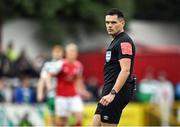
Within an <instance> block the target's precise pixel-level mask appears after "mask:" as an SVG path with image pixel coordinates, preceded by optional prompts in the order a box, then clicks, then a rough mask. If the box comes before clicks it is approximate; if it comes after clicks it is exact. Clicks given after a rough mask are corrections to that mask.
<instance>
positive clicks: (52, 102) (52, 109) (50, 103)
mask: <svg viewBox="0 0 180 127" xmlns="http://www.w3.org/2000/svg"><path fill="white" fill-rule="evenodd" d="M54 99H55V97H48V98H47V106H48V108H49V110H50V113H51V125H55V100H54Z"/></svg>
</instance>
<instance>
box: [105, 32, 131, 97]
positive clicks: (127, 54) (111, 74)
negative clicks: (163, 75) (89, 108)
mask: <svg viewBox="0 0 180 127" xmlns="http://www.w3.org/2000/svg"><path fill="white" fill-rule="evenodd" d="M134 57H135V46H134V43H133V41H132V39H131V38H130V37H129V36H128V35H127V34H126V33H125V32H121V33H120V34H118V35H117V36H116V37H115V38H114V40H113V41H112V42H111V44H110V45H109V47H108V49H107V50H106V56H105V64H104V82H105V84H104V90H105V91H104V92H105V93H104V94H108V93H109V92H110V90H111V89H112V87H113V86H114V84H115V82H116V79H117V77H118V75H119V72H120V71H121V67H120V64H119V60H120V59H122V58H130V59H131V69H130V75H129V77H128V79H127V81H126V82H128V81H130V79H131V78H130V77H131V75H132V71H133V70H132V69H133V64H134Z"/></svg>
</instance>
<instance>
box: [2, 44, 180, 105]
mask: <svg viewBox="0 0 180 127" xmlns="http://www.w3.org/2000/svg"><path fill="white" fill-rule="evenodd" d="M49 59H50V58H49V57H48V56H45V55H39V56H37V57H36V58H35V59H34V60H30V59H29V58H28V56H27V54H26V51H25V50H22V52H20V54H19V55H18V54H17V52H16V50H15V49H14V46H13V42H10V43H9V45H8V46H7V48H6V49H5V50H2V49H1V48H0V102H10V103H11V102H12V103H30V104H33V103H36V102H37V100H36V91H37V90H36V88H37V82H38V78H39V73H40V71H41V68H42V66H43V64H44V62H46V61H47V60H49ZM166 77H167V76H166V72H159V74H158V75H156V77H155V76H154V74H153V69H152V68H150V69H147V70H146V73H145V75H144V78H143V79H142V80H140V81H137V88H136V92H135V95H134V98H133V101H136V102H144V103H147V102H148V103H160V102H161V100H165V101H166V102H167V103H169V104H170V103H171V104H172V103H173V102H174V100H177V101H178V100H180V82H179V83H177V84H173V83H172V82H171V81H170V80H168V79H167V78H166ZM84 82H85V86H86V88H87V90H88V91H89V92H90V93H91V98H89V99H88V100H85V101H86V102H96V101H98V99H99V95H100V92H101V87H102V85H100V84H99V83H98V78H97V77H96V76H93V75H92V76H90V77H88V78H87V79H86V80H85V81H84ZM44 101H46V100H44Z"/></svg>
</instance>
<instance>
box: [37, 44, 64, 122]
mask: <svg viewBox="0 0 180 127" xmlns="http://www.w3.org/2000/svg"><path fill="white" fill-rule="evenodd" d="M63 55H64V50H63V47H61V46H60V45H56V46H54V47H53V48H52V51H51V57H52V60H50V61H47V62H45V63H44V66H43V68H42V70H41V73H40V79H39V81H38V85H37V100H38V101H39V102H42V101H43V100H44V97H45V96H47V105H48V108H49V109H50V111H51V115H52V121H51V122H52V124H53V123H54V118H53V117H54V108H55V102H54V99H55V87H56V78H55V77H54V78H52V79H51V81H50V80H49V79H48V75H49V72H52V71H54V70H56V66H54V63H55V62H56V61H58V60H61V59H62V58H63ZM49 82H51V83H49ZM49 84H51V87H49V86H48V85H49ZM45 90H46V91H47V92H45ZM44 93H47V95H45V94H44Z"/></svg>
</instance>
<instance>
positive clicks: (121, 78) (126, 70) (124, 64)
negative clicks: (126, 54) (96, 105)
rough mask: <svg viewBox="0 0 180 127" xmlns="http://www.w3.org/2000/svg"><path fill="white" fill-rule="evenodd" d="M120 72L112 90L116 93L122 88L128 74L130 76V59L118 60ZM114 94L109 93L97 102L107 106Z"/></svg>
mask: <svg viewBox="0 0 180 127" xmlns="http://www.w3.org/2000/svg"><path fill="white" fill-rule="evenodd" d="M119 63H120V67H121V71H120V73H119V75H118V77H117V79H116V83H115V85H114V87H113V88H112V90H113V91H115V92H116V93H117V92H119V91H120V89H121V88H122V87H123V85H124V83H125V82H126V80H127V78H128V76H129V74H130V68H131V59H130V58H122V59H120V60H119ZM114 97H115V94H112V93H111V92H110V93H109V94H108V95H105V96H104V97H102V98H101V100H100V101H99V102H100V103H101V104H102V105H104V106H107V105H109V104H110V103H111V102H112V101H113V100H114Z"/></svg>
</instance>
